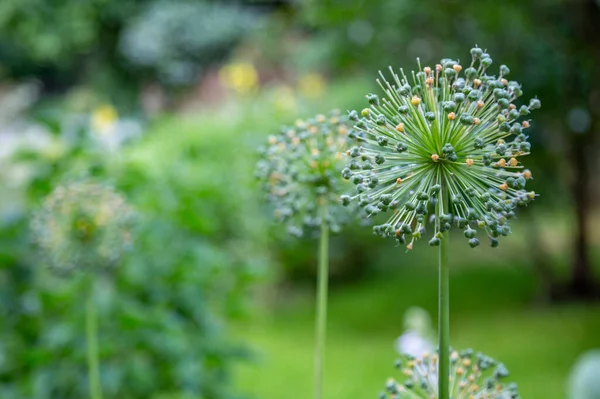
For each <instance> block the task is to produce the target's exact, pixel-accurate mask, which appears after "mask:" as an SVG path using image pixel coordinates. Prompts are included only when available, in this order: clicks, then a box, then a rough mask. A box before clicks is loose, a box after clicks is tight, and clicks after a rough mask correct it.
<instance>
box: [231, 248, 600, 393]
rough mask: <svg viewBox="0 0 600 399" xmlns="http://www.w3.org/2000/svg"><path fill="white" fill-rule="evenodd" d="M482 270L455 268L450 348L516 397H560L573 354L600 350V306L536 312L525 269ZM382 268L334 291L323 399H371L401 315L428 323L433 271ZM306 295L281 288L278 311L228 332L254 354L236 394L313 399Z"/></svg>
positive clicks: (496, 266)
mask: <svg viewBox="0 0 600 399" xmlns="http://www.w3.org/2000/svg"><path fill="white" fill-rule="evenodd" d="M410 256H411V255H409V257H408V258H407V259H409V260H408V261H410ZM455 259H461V257H455ZM414 263H417V262H414ZM418 263H421V262H420V261H419V262H418ZM488 263H490V264H489V265H488V266H487V267H477V268H475V267H456V266H457V265H454V266H455V267H454V268H453V274H452V282H451V284H452V305H451V312H452V316H451V320H452V321H451V324H452V326H451V329H452V332H451V335H452V338H451V339H452V343H453V345H454V346H455V347H456V348H464V347H472V348H474V349H475V350H480V351H482V352H484V353H486V354H487V355H490V356H492V357H495V358H497V359H501V360H502V361H503V362H504V363H505V364H506V366H507V367H508V369H509V370H510V371H511V377H510V378H511V380H512V381H515V382H517V383H518V384H519V387H520V391H521V395H522V397H523V398H544V399H553V398H556V399H558V398H564V397H565V390H566V384H567V379H568V373H569V370H570V368H571V366H572V365H573V363H574V361H575V359H576V358H577V356H578V355H579V354H580V353H581V352H582V351H584V350H586V349H588V348H593V347H600V304H595V305H592V304H561V305H552V306H542V305H536V304H535V296H536V283H535V277H534V276H533V275H532V273H531V272H530V271H529V270H528V268H527V267H526V266H519V267H511V266H506V264H504V263H502V264H501V263H494V262H488ZM426 264H430V262H429V260H428V261H427V262H426ZM390 269H393V270H394V271H392V272H388V273H386V275H385V276H377V277H373V278H370V279H368V280H367V281H364V282H361V283H357V284H354V285H344V286H340V287H333V289H332V292H331V295H330V307H329V332H328V334H329V335H328V347H327V355H326V377H325V384H326V386H325V398H329V399H346V398H376V397H377V394H378V393H379V392H380V391H381V390H382V388H383V386H384V383H385V380H386V379H387V378H388V377H390V376H395V369H394V368H393V366H392V365H393V362H394V360H395V358H396V354H395V352H394V347H393V342H394V340H395V338H396V337H397V336H398V335H399V334H400V333H401V332H402V329H403V323H402V319H403V313H404V311H405V310H406V309H407V308H408V307H410V306H414V305H417V306H421V307H423V308H425V309H427V310H429V311H430V313H431V314H432V316H433V317H435V315H436V313H435V309H436V301H437V299H436V271H435V270H433V269H431V268H429V267H422V266H417V265H415V266H404V265H402V266H398V267H395V268H391V267H390ZM282 291H285V292H282ZM311 295H312V293H311V292H310V290H308V289H307V290H305V291H303V292H301V293H298V292H297V290H293V291H290V290H279V291H278V294H274V295H272V296H271V297H270V298H269V301H268V302H269V303H271V304H273V303H275V304H277V305H275V306H273V305H271V306H269V307H268V310H265V311H263V312H262V313H261V314H260V315H259V316H253V317H252V318H251V319H248V320H245V321H242V322H239V323H238V324H236V325H235V335H236V338H240V339H243V340H244V341H245V342H246V343H249V344H250V345H252V346H253V349H254V350H255V351H256V357H255V358H254V359H253V360H252V361H251V362H248V363H246V364H243V365H240V366H238V368H237V369H236V386H237V388H238V390H240V391H241V392H242V393H244V394H246V395H248V396H251V397H254V398H258V399H280V398H286V399H306V398H310V397H311V395H312V365H313V346H312V345H313V302H312V296H311ZM398 377H399V376H398Z"/></svg>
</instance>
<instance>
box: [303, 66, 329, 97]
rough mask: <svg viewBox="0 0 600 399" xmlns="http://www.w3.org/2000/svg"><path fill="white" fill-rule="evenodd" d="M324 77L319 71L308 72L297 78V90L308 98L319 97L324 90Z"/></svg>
mask: <svg viewBox="0 0 600 399" xmlns="http://www.w3.org/2000/svg"><path fill="white" fill-rule="evenodd" d="M325 86H326V83H325V79H324V78H323V75H321V74H320V73H316V72H314V73H309V74H307V75H304V76H302V77H301V78H300V79H299V80H298V91H299V92H300V93H301V94H302V95H303V96H304V97H308V98H317V97H320V96H321V95H322V94H323V93H324V92H325Z"/></svg>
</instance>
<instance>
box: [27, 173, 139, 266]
mask: <svg viewBox="0 0 600 399" xmlns="http://www.w3.org/2000/svg"><path fill="white" fill-rule="evenodd" d="M133 218H134V215H133V212H132V210H131V209H130V207H129V206H128V205H127V203H126V202H125V199H124V198H123V197H122V196H121V195H119V194H118V193H116V192H115V191H114V190H113V189H112V188H111V187H108V186H105V185H101V184H96V183H91V182H87V181H81V182H74V183H69V184H66V185H64V186H59V187H57V188H56V189H54V191H52V193H50V194H49V195H48V197H46V198H45V199H44V201H43V203H42V207H41V209H40V210H39V211H38V212H37V213H36V214H35V215H34V217H33V220H32V223H31V227H32V232H33V235H34V239H35V242H36V244H37V245H38V247H39V249H40V251H41V253H42V255H43V256H44V258H45V260H46V261H47V263H48V265H49V266H50V267H51V268H52V270H53V271H55V272H56V273H57V274H60V275H66V274H69V273H71V272H73V271H75V270H84V271H88V270H91V271H93V270H103V269H110V268H113V267H115V266H116V265H117V263H118V260H119V259H120V258H121V256H122V254H123V253H124V252H125V251H126V250H127V249H129V247H130V246H131V242H132V234H131V229H132V225H133Z"/></svg>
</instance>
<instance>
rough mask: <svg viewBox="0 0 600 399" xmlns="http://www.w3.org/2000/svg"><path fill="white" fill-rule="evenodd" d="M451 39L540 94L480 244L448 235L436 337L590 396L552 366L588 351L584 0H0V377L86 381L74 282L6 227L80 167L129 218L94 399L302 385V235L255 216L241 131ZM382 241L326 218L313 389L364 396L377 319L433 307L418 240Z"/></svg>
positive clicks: (49, 384) (8, 382)
mask: <svg viewBox="0 0 600 399" xmlns="http://www.w3.org/2000/svg"><path fill="white" fill-rule="evenodd" d="M475 44H477V45H479V46H480V47H482V48H484V49H487V50H488V51H489V53H490V54H491V56H492V58H493V59H494V63H495V65H496V67H497V66H498V65H500V64H502V63H505V64H507V65H508V66H509V67H510V68H511V70H512V72H511V78H512V79H515V80H518V81H519V82H521V83H522V84H523V88H524V92H525V93H526V96H525V97H527V98H529V97H533V96H536V95H537V96H538V98H540V99H541V101H542V108H541V110H539V111H538V112H536V113H535V114H534V115H533V124H532V129H531V142H532V144H533V148H534V151H533V154H532V155H531V156H528V159H527V162H528V164H527V165H528V168H529V169H530V170H531V171H532V172H533V175H534V177H535V180H534V181H533V183H532V185H531V188H532V189H533V190H535V191H536V192H537V193H539V194H540V197H539V198H538V199H536V201H535V204H534V206H532V207H530V208H527V209H523V211H522V212H521V213H520V214H519V220H518V221H517V222H516V223H515V225H514V228H513V231H514V234H513V235H512V236H510V237H508V238H507V239H505V240H504V241H502V243H501V246H500V248H498V249H496V250H493V249H491V248H489V247H485V246H482V247H480V248H477V249H476V250H470V249H469V248H467V246H466V245H464V242H463V240H460V241H459V240H456V241H457V243H456V244H457V245H455V246H454V247H453V248H452V249H451V254H450V259H451V268H452V274H451V279H452V282H451V284H452V307H451V309H452V310H451V312H452V315H451V324H452V327H451V328H452V342H453V345H454V346H455V347H457V348H464V347H473V348H475V349H476V350H481V351H483V352H484V353H486V354H488V355H490V356H493V357H496V358H499V359H501V360H502V361H503V362H504V363H505V364H506V366H507V367H508V369H509V370H510V371H511V373H512V374H511V379H512V380H514V381H516V382H518V384H519V387H520V391H521V393H522V396H523V397H528V398H536V397H537V398H546V399H554V398H557V399H558V398H565V397H567V398H575V399H577V398H587V399H590V398H598V396H591V394H589V392H592V391H590V390H587V391H585V392H588V393H587V394H586V393H577V392H583V391H578V390H577V388H572V386H573V384H575V383H573V384H572V383H570V381H571V382H572V381H574V380H577V379H576V378H575V379H574V377H570V373H571V370H572V369H573V367H574V365H575V363H576V361H577V359H578V358H579V357H580V356H581V355H582V354H583V353H584V352H586V351H588V350H590V349H593V348H599V347H600V302H599V301H598V300H599V299H600V288H599V287H600V229H598V228H597V226H598V225H599V222H600V213H599V211H600V209H599V206H598V204H599V203H598V201H597V198H598V197H599V195H600V179H599V178H598V171H599V170H600V168H599V167H600V161H598V159H600V157H599V148H600V146H599V144H600V80H599V79H598V76H596V75H597V74H599V73H600V69H599V68H600V1H597V0H531V1H527V2H524V1H519V0H504V1H501V2H499V1H495V0H479V1H474V0H472V1H471V0H462V1H458V0H456V1H455V0H446V1H433V0H362V1H344V0H324V1H318V0H306V1H300V0H279V1H275V0H274V1H266V0H265V1H260V0H255V1H252V0H247V1H216V0H214V1H209V0H88V1H79V0H3V1H2V2H0V193H1V195H0V397H1V398H3V399H5V398H6V399H25V398H33V399H46V398H48V399H49V398H60V399H75V398H77V399H80V398H84V397H87V396H88V394H87V377H86V370H85V352H84V344H85V341H84V338H83V306H82V300H81V297H82V295H83V294H82V292H81V287H80V286H79V284H78V283H77V282H74V281H69V280H66V279H57V278H54V277H51V276H49V275H48V273H47V271H46V270H45V268H44V267H43V262H42V261H40V259H39V258H38V257H37V256H36V252H35V251H34V248H33V246H32V244H31V238H30V233H29V227H28V226H29V222H30V216H31V213H32V211H33V210H35V209H37V208H38V207H39V205H40V202H41V200H42V198H43V197H44V196H46V195H47V194H48V193H49V192H50V191H51V189H52V188H53V187H55V186H56V185H58V184H60V183H63V182H65V181H68V180H70V179H74V178H78V177H80V176H84V175H87V176H93V177H95V178H97V179H100V180H103V181H107V182H109V183H111V184H113V185H114V186H115V187H117V189H118V190H120V191H121V192H122V193H124V195H126V197H127V198H128V200H129V201H130V202H131V204H132V205H133V207H134V208H135V209H136V210H137V212H138V213H139V214H140V215H141V216H142V217H141V218H140V220H141V222H140V226H139V229H138V232H137V236H136V239H135V241H136V244H135V248H134V250H133V251H132V252H131V253H130V255H129V256H128V257H127V259H126V260H125V261H124V262H123V264H122V265H121V266H120V268H119V269H118V271H117V272H116V273H115V275H114V276H113V277H112V278H111V279H106V280H103V281H102V282H101V284H103V286H102V292H103V296H102V298H101V300H100V305H99V306H100V309H99V312H100V332H99V334H100V345H101V348H100V352H101V372H102V383H103V387H104V390H105V397H107V398H109V399H110V398H119V399H128V398H131V399H137V398H140V399H141V398H144V399H188V398H203V399H225V398H257V399H279V398H282V397H285V398H288V399H301V398H306V397H309V395H310V394H311V389H312V388H311V384H312V364H313V363H312V356H313V349H312V348H313V347H312V345H313V317H314V309H313V308H314V304H313V302H314V300H313V295H314V279H315V273H314V272H315V266H316V245H315V242H313V241H310V240H306V241H299V240H296V239H292V238H288V237H286V236H285V235H284V234H283V233H282V229H281V227H280V226H277V225H274V224H273V223H272V222H271V221H270V213H269V210H268V209H267V208H266V207H265V205H264V202H263V201H262V195H261V193H260V191H259V190H258V186H257V183H256V182H255V181H254V177H253V173H254V165H255V163H256V161H257V159H258V154H257V152H256V148H257V147H258V146H259V145H261V144H262V143H263V142H265V140H266V138H267V136H268V135H269V134H272V133H275V132H277V131H278V129H279V128H280V126H281V125H282V124H291V123H293V121H294V120H295V119H296V118H298V117H302V118H307V117H311V116H313V115H314V114H316V113H319V112H327V111H328V110H330V109H332V108H338V109H340V110H342V111H346V110H349V109H354V108H358V109H360V108H362V107H363V106H364V104H365V98H364V95H365V94H366V93H368V92H377V90H378V88H377V86H376V83H375V78H376V77H377V71H378V70H379V69H384V68H387V66H388V65H392V66H394V67H404V68H405V69H408V70H410V69H412V68H416V63H415V58H416V57H420V59H421V62H422V63H423V64H430V65H433V64H435V63H436V62H437V61H438V60H439V59H441V58H444V57H452V58H458V59H461V60H467V59H469V57H470V55H469V49H470V48H471V47H473V46H474V45H475ZM492 68H494V67H492ZM494 70H495V69H494ZM404 252H405V251H404V250H403V249H399V248H394V247H393V245H390V242H388V241H385V240H381V239H379V238H374V237H373V236H372V235H371V234H370V229H369V228H366V229H365V228H361V227H358V226H355V227H349V228H347V229H345V230H344V231H343V232H342V233H341V234H339V235H338V236H337V237H335V238H333V241H332V255H331V257H332V288H331V291H332V292H331V297H330V312H329V314H330V319H329V336H328V349H327V359H326V387H325V394H326V396H327V397H329V398H349V397H354V398H359V397H362V398H374V397H376V395H377V394H378V392H379V391H380V390H381V389H382V388H383V387H384V384H385V381H386V379H387V377H389V376H392V375H394V372H395V370H394V369H393V362H394V360H395V359H396V357H397V346H398V345H400V343H401V342H404V343H406V342H407V339H405V340H404V341H402V340H401V341H398V342H396V339H397V338H398V336H400V335H401V334H403V333H405V332H406V331H407V330H406V329H407V328H408V329H409V331H412V332H414V331H413V330H414V328H412V327H414V325H415V323H416V324H417V325H418V326H421V327H423V326H425V327H423V328H420V327H419V328H418V330H420V331H421V335H420V336H421V338H428V337H429V336H430V332H429V328H435V322H433V324H432V326H427V324H428V320H427V317H428V316H427V315H428V314H429V317H431V318H432V319H433V320H435V318H436V301H437V299H436V295H437V294H436V289H437V282H436V278H437V275H436V270H435V253H434V252H435V251H431V250H429V249H428V248H427V247H426V246H420V247H419V248H417V249H416V250H414V251H413V252H411V253H409V254H405V253H404ZM414 307H418V308H417V309H415V308H414ZM408 309H412V310H411V311H410V312H408V313H407V312H406V311H407V310H408ZM419 309H420V310H419ZM415 315H416V316H415ZM415 317H417V318H418V320H417V321H415V320H414V319H415ZM411 326H412V327H411ZM405 338H406V336H405ZM408 341H410V340H408ZM596 356H598V355H597V354H596ZM588 364H592V367H596V369H595V371H594V370H592V372H588V374H589V375H590V376H592V377H591V380H598V378H597V377H598V376H600V366H599V365H598V364H599V362H598V361H596V362H595V363H594V362H588ZM594 364H595V366H593V365H594ZM576 374H577V373H576ZM584 385H585V383H584ZM573 392H575V393H573ZM596 393H598V391H596ZM585 395H588V396H585Z"/></svg>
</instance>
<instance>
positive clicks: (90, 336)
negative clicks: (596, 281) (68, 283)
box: [85, 278, 102, 399]
mask: <svg viewBox="0 0 600 399" xmlns="http://www.w3.org/2000/svg"><path fill="white" fill-rule="evenodd" d="M93 287H94V283H93V280H92V278H90V281H89V287H88V289H89V292H88V298H87V301H86V305H85V332H86V340H87V342H86V349H87V364H88V379H89V384H90V397H91V399H102V388H101V385H100V366H99V361H98V321H97V314H96V305H95V303H94V289H93Z"/></svg>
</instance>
